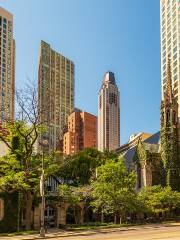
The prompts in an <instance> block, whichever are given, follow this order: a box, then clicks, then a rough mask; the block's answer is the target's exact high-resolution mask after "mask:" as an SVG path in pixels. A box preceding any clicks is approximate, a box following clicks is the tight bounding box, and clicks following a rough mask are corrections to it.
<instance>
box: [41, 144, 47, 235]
mask: <svg viewBox="0 0 180 240" xmlns="http://www.w3.org/2000/svg"><path fill="white" fill-rule="evenodd" d="M40 145H41V146H42V173H41V178H40V194H41V229H40V237H43V238H44V237H45V227H44V210H45V194H44V147H45V146H47V145H48V140H43V141H42V142H41V143H40Z"/></svg>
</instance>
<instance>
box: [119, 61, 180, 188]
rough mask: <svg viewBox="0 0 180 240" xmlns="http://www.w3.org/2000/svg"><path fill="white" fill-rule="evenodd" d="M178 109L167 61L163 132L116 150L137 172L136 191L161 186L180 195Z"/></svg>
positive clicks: (162, 102)
mask: <svg viewBox="0 0 180 240" xmlns="http://www.w3.org/2000/svg"><path fill="white" fill-rule="evenodd" d="M178 107H179V106H178V99H177V98H176V97H174V90H173V89H172V78H171V67H170V59H168V63H167V76H166V88H165V91H164V92H163V98H162V101H161V107H160V131H159V132H157V133H155V134H154V135H150V134H145V133H141V134H139V135H137V136H135V137H134V138H133V139H131V140H130V141H129V142H128V143H127V144H124V145H122V146H121V147H120V148H119V149H118V150H117V152H118V154H119V155H123V156H124V158H125V164H126V167H127V168H128V170H129V171H132V170H135V171H136V174H137V183H136V189H137V190H138V189H140V188H142V187H144V186H152V185H162V186H170V187H171V188H172V189H173V190H177V191H180V122H179V120H178Z"/></svg>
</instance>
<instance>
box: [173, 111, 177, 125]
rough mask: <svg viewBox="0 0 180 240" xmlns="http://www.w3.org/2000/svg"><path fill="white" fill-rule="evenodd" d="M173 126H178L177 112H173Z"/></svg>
mask: <svg viewBox="0 0 180 240" xmlns="http://www.w3.org/2000/svg"><path fill="white" fill-rule="evenodd" d="M173 124H174V125H175V124H176V112H175V111H173Z"/></svg>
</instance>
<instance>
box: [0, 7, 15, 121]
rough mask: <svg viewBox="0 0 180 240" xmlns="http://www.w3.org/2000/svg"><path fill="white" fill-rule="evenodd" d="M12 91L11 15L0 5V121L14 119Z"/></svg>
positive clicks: (13, 67)
mask: <svg viewBox="0 0 180 240" xmlns="http://www.w3.org/2000/svg"><path fill="white" fill-rule="evenodd" d="M14 92H15V40H14V39H13V15H12V14H11V13H9V12H8V11H6V10H5V9H3V8H2V7H0V122H5V121H7V120H13V119H14V105H15V103H14Z"/></svg>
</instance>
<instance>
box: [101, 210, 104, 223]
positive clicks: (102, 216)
mask: <svg viewBox="0 0 180 240" xmlns="http://www.w3.org/2000/svg"><path fill="white" fill-rule="evenodd" d="M103 222H104V213H103V212H101V223H103Z"/></svg>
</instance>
